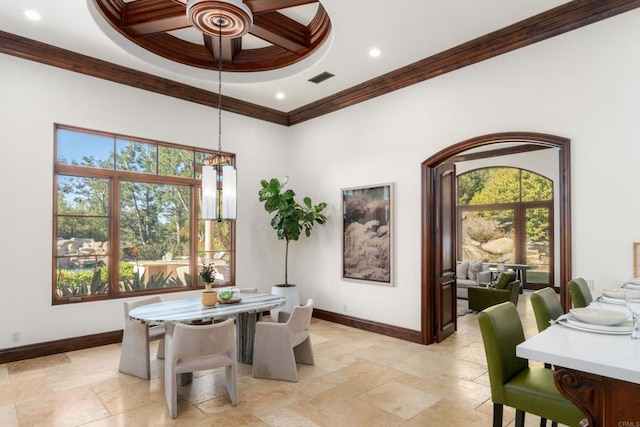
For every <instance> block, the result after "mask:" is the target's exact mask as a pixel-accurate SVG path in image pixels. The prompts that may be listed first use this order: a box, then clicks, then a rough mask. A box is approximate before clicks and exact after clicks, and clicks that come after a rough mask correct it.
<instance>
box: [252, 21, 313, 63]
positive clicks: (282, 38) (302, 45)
mask: <svg viewBox="0 0 640 427" xmlns="http://www.w3.org/2000/svg"><path fill="white" fill-rule="evenodd" d="M249 33H250V34H252V35H254V36H256V37H259V38H261V39H262V40H265V41H267V42H269V43H271V44H273V45H276V46H280V47H282V48H283V49H286V50H288V51H289V52H293V53H296V54H298V55H302V54H303V53H304V52H305V51H306V50H307V49H308V48H309V31H308V30H307V27H305V26H304V25H302V24H300V23H299V22H296V21H294V20H293V19H291V18H288V17H286V16H285V15H283V14H281V13H278V12H269V13H264V14H262V15H256V16H254V17H253V26H252V27H251V29H250V30H249Z"/></svg>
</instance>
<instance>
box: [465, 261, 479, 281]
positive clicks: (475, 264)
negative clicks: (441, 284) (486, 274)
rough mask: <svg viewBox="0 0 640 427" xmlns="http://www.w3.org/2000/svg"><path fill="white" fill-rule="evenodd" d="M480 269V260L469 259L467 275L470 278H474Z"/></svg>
mask: <svg viewBox="0 0 640 427" xmlns="http://www.w3.org/2000/svg"><path fill="white" fill-rule="evenodd" d="M481 271H482V261H471V262H470V263H469V271H468V272H467V277H468V278H469V279H471V280H476V277H478V273H480V272H481Z"/></svg>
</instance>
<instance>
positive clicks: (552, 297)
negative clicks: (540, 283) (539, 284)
mask: <svg viewBox="0 0 640 427" xmlns="http://www.w3.org/2000/svg"><path fill="white" fill-rule="evenodd" d="M530 299H531V307H533V314H534V315H535V316H536V325H537V326H538V332H542V331H544V330H545V329H547V328H548V327H549V324H550V323H549V322H551V321H552V320H556V319H557V318H558V317H560V316H562V315H563V314H564V310H563V309H562V304H560V299H558V294H556V291H554V290H553V289H551V288H542V289H540V290H537V291H535V292H533V293H532V294H531V297H530ZM544 367H545V368H551V364H550V363H545V364H544Z"/></svg>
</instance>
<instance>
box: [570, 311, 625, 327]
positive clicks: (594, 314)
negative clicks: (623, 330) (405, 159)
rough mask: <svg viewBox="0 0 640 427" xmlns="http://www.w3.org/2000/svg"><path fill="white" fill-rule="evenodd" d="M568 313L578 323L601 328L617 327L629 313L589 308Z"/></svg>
mask: <svg viewBox="0 0 640 427" xmlns="http://www.w3.org/2000/svg"><path fill="white" fill-rule="evenodd" d="M569 312H570V313H571V314H572V315H573V317H575V318H576V319H577V320H579V321H580V322H583V323H589V324H592V325H601V326H612V325H617V324H618V323H621V322H624V321H625V320H627V317H629V313H627V312H626V311H613V310H602V309H599V308H591V307H582V308H572V309H571V310H569Z"/></svg>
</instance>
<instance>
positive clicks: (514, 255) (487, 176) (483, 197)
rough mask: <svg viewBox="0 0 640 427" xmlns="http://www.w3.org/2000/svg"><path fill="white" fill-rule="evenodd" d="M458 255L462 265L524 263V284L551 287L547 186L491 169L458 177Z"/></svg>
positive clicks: (519, 173)
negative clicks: (525, 280)
mask: <svg viewBox="0 0 640 427" xmlns="http://www.w3.org/2000/svg"><path fill="white" fill-rule="evenodd" d="M457 191H458V230H459V232H458V236H459V237H458V253H459V254H461V256H460V258H461V259H462V260H463V261H483V262H488V263H505V264H527V265H529V266H531V270H529V271H528V272H527V276H526V277H527V283H528V284H529V285H531V286H530V287H533V288H536V287H541V286H542V285H551V286H553V226H552V225H553V182H552V181H551V180H549V179H547V178H545V177H544V176H541V175H538V174H536V173H534V172H531V171H527V170H523V169H517V168H509V167H494V168H486V169H476V170H472V171H470V172H466V173H464V174H461V175H459V176H458V185H457Z"/></svg>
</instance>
